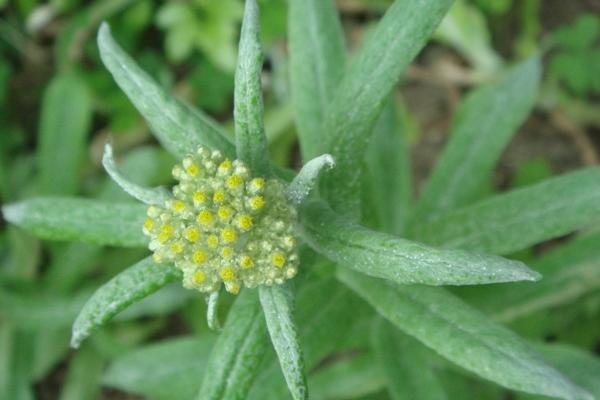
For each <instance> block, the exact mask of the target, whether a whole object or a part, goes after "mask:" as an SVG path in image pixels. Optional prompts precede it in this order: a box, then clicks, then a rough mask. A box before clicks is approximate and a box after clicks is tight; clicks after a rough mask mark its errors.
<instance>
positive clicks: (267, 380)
mask: <svg viewBox="0 0 600 400" xmlns="http://www.w3.org/2000/svg"><path fill="white" fill-rule="evenodd" d="M296 308H297V310H296V322H297V327H298V333H299V336H300V343H301V344H302V352H303V353H304V361H305V363H306V368H307V370H309V371H310V370H313V369H315V368H316V367H317V366H318V365H319V364H320V362H321V361H322V360H323V359H324V358H325V357H326V356H327V355H328V354H331V353H332V352H335V351H336V350H343V349H349V348H353V347H357V345H356V344H355V342H356V340H355V339H354V338H355V337H356V336H360V335H362V334H364V332H368V329H366V327H364V326H363V325H361V324H360V323H359V321H363V320H365V319H366V316H367V315H370V313H372V311H371V309H370V308H369V307H368V306H367V305H366V304H365V303H364V302H363V301H362V300H361V299H359V298H358V297H357V296H356V295H354V293H352V292H351V291H350V290H349V289H348V288H346V287H345V286H344V285H342V284H340V283H338V282H336V281H335V279H332V278H331V277H329V278H325V279H315V280H313V281H311V282H308V283H307V284H305V285H302V286H301V287H300V288H299V290H298V293H297V295H296ZM340 332H343V335H341V334H340ZM309 379H310V377H309ZM309 387H311V386H310V383H309ZM286 397H289V390H288V389H287V385H286V382H285V379H284V378H283V376H282V374H281V367H280V366H279V362H278V360H277V357H276V356H275V355H274V354H272V352H270V353H269V354H268V356H267V357H265V359H264V361H263V363H262V364H261V368H260V373H259V375H258V376H257V377H256V381H255V383H254V385H253V386H252V390H251V391H250V393H249V395H248V399H249V400H262V399H267V398H277V399H280V398H286ZM313 397H315V398H317V396H316V394H315V393H311V398H313Z"/></svg>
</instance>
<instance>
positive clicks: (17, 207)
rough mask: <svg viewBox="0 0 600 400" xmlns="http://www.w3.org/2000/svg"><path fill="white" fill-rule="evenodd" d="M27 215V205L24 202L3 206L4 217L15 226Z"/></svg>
mask: <svg viewBox="0 0 600 400" xmlns="http://www.w3.org/2000/svg"><path fill="white" fill-rule="evenodd" d="M24 215H25V205H24V204H23V203H22V202H19V203H10V204H6V205H4V206H2V217H3V218H4V219H5V220H6V221H8V222H11V223H13V224H18V223H19V221H21V220H23V216H24Z"/></svg>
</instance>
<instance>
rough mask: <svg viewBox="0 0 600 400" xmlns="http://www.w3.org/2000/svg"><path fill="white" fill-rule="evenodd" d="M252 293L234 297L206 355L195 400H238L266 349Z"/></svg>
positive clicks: (249, 383)
mask: <svg viewBox="0 0 600 400" xmlns="http://www.w3.org/2000/svg"><path fill="white" fill-rule="evenodd" d="M261 314H262V310H261V307H260V303H259V300H258V296H257V293H256V290H250V289H246V290H244V291H242V293H241V294H239V295H238V297H237V299H236V301H235V303H234V305H233V307H232V308H231V310H230V311H229V315H228V316H227V321H226V323H225V326H224V327H223V331H222V332H221V334H220V335H219V338H218V339H217V343H216V344H215V345H214V347H213V350H212V352H211V354H210V358H209V360H208V364H207V366H206V372H205V374H204V381H203V383H202V388H201V389H200V393H199V395H198V399H199V400H216V399H223V400H225V399H226V400H242V399H246V395H247V393H248V390H250V386H251V385H252V381H253V380H254V377H255V375H256V373H257V367H258V364H259V363H260V361H261V359H262V357H263V355H264V353H265V350H266V347H267V340H266V339H267V338H266V327H265V319H264V318H263V316H262V315H261Z"/></svg>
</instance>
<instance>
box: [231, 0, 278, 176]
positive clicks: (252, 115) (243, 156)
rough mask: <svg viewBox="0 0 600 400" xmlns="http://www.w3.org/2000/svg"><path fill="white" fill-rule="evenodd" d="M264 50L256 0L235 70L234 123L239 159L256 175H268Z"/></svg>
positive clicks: (250, 4) (249, 3)
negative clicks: (263, 89) (263, 71)
mask: <svg viewBox="0 0 600 400" xmlns="http://www.w3.org/2000/svg"><path fill="white" fill-rule="evenodd" d="M262 61H263V55H262V47H261V44H260V27H259V11H258V4H257V3H256V0H246V7H245V10H244V19H243V21H242V31H241V36H240V45H239V51H238V64H237V67H236V70H235V92H234V110H233V115H234V120H235V142H236V148H237V155H238V158H239V159H240V160H242V161H244V162H246V164H247V165H248V166H249V167H250V169H251V170H252V172H253V173H254V174H257V175H263V176H264V175H267V176H268V175H269V173H270V165H269V157H268V153H267V137H266V136H265V127H264V121H263V98H262V83H261V73H262Z"/></svg>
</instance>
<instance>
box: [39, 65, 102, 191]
mask: <svg viewBox="0 0 600 400" xmlns="http://www.w3.org/2000/svg"><path fill="white" fill-rule="evenodd" d="M40 118H41V119H40V128H39V136H38V140H39V146H38V150H37V166H38V170H39V178H40V183H39V189H40V192H41V193H43V194H45V195H73V194H75V193H76V192H77V187H78V181H79V175H80V173H81V164H82V161H83V159H84V157H85V155H86V153H87V152H86V136H87V134H88V132H89V128H90V123H91V120H92V99H91V96H90V93H89V90H88V88H87V86H86V83H85V81H83V80H81V79H80V78H78V77H77V76H75V75H57V76H56V77H54V78H53V79H52V80H51V81H50V84H49V85H48V88H47V89H46V90H45V92H44V97H43V100H42V111H41V117H40Z"/></svg>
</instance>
